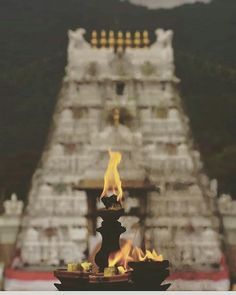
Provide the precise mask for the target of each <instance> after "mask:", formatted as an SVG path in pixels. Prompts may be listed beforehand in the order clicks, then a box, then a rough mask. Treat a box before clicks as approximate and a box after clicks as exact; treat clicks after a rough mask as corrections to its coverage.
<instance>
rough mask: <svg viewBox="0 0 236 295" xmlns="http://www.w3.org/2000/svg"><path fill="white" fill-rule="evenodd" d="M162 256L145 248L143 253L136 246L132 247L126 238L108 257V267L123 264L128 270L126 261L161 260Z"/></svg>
mask: <svg viewBox="0 0 236 295" xmlns="http://www.w3.org/2000/svg"><path fill="white" fill-rule="evenodd" d="M163 260H164V259H163V256H162V255H158V254H157V252H156V251H155V250H153V251H149V250H146V251H145V253H144V252H143V251H142V250H141V249H140V248H138V247H135V248H133V246H132V241H130V240H128V241H126V242H125V244H124V245H123V246H122V247H121V250H120V251H118V252H116V253H112V254H111V255H110V257H109V260H108V264H109V267H115V266H123V267H124V269H125V271H128V270H129V267H128V263H129V262H131V261H135V262H140V261H159V262H161V261H163Z"/></svg>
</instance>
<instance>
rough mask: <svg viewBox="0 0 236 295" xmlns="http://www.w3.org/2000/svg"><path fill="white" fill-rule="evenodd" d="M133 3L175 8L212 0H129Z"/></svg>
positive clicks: (151, 6) (149, 6) (150, 6)
mask: <svg viewBox="0 0 236 295" xmlns="http://www.w3.org/2000/svg"><path fill="white" fill-rule="evenodd" d="M129 1H130V2H131V3H133V4H137V5H142V6H147V7H148V8H150V9H158V8H167V9H170V8H173V7H177V6H181V5H183V4H193V3H197V2H202V3H210V2H211V0H129Z"/></svg>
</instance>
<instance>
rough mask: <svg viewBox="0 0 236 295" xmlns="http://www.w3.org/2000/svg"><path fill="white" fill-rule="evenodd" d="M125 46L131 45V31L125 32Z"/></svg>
mask: <svg viewBox="0 0 236 295" xmlns="http://www.w3.org/2000/svg"><path fill="white" fill-rule="evenodd" d="M125 46H126V47H131V46H132V40H131V33H130V32H129V31H128V32H126V34H125Z"/></svg>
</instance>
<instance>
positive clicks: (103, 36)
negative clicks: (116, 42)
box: [100, 30, 107, 47]
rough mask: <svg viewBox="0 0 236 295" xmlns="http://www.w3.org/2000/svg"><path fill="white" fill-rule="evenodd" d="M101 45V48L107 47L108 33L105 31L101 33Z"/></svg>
mask: <svg viewBox="0 0 236 295" xmlns="http://www.w3.org/2000/svg"><path fill="white" fill-rule="evenodd" d="M100 44H101V47H106V45H107V33H106V31H105V30H102V31H101V39H100Z"/></svg>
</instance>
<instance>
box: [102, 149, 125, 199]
mask: <svg viewBox="0 0 236 295" xmlns="http://www.w3.org/2000/svg"><path fill="white" fill-rule="evenodd" d="M109 155H110V160H109V163H108V166H107V170H106V173H105V175H104V188H103V192H102V195H101V197H104V196H107V195H108V193H109V192H112V193H113V194H114V195H116V196H117V201H121V200H122V197H123V191H122V187H121V180H120V175H119V172H118V169H117V167H118V165H119V164H120V162H121V159H122V155H121V153H119V152H112V151H109Z"/></svg>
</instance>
